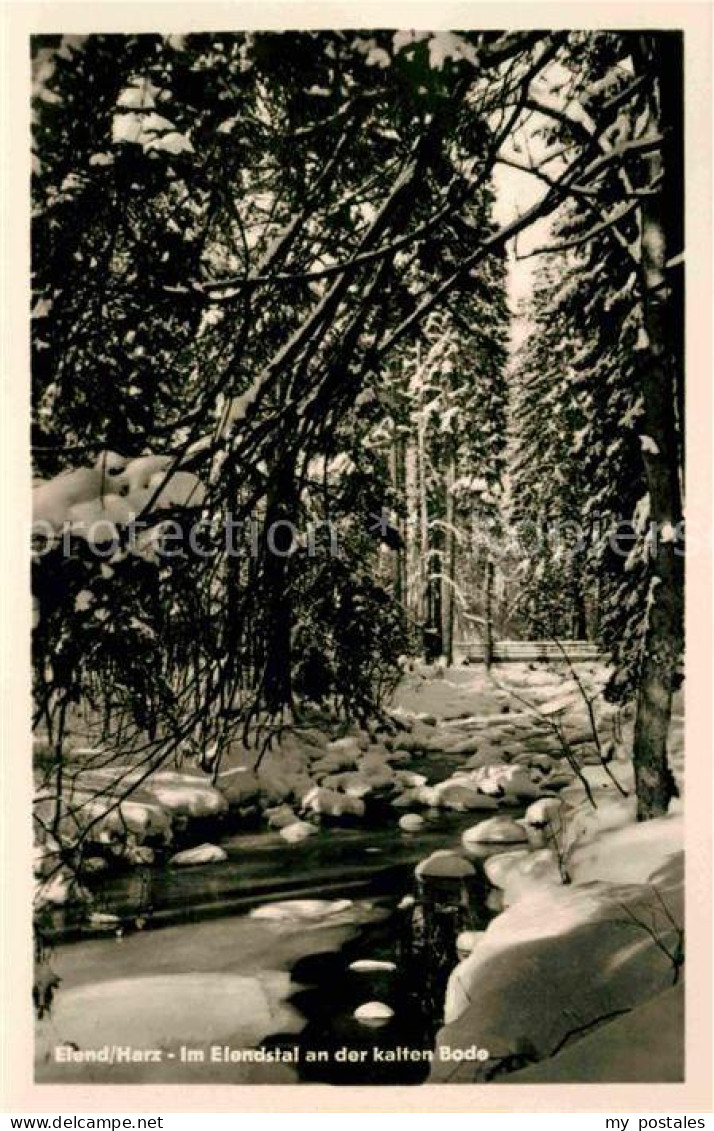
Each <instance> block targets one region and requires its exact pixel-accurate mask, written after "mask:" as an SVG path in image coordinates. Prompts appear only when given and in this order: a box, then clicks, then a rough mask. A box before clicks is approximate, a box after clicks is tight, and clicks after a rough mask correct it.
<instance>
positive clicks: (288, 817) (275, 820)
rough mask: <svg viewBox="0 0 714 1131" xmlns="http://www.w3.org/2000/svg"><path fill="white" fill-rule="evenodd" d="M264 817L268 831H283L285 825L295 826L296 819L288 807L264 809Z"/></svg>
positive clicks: (280, 806)
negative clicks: (266, 819) (266, 820)
mask: <svg viewBox="0 0 714 1131" xmlns="http://www.w3.org/2000/svg"><path fill="white" fill-rule="evenodd" d="M265 816H266V817H267V818H268V828H269V829H284V828H286V826H287V825H293V824H295V822H296V821H297V819H298V818H297V816H296V814H295V813H294V812H293V810H292V809H291V808H290V806H289V805H279V806H277V808H275V809H266V810H265Z"/></svg>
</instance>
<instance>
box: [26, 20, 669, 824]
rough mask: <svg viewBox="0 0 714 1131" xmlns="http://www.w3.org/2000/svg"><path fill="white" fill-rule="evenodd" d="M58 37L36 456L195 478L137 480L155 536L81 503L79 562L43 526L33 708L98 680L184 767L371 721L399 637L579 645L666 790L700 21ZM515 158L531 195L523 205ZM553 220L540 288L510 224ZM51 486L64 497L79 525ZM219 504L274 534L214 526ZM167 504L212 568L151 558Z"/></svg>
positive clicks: (390, 675) (38, 286) (96, 489)
mask: <svg viewBox="0 0 714 1131" xmlns="http://www.w3.org/2000/svg"><path fill="white" fill-rule="evenodd" d="M33 55H34V71H35V88H34V99H33V107H34V124H33V148H34V157H33V182H32V201H33V221H32V240H33V304H34V305H33V311H32V357H33V365H32V381H33V406H34V412H33V436H32V440H33V460H34V465H35V472H36V475H37V478H38V480H40V481H51V482H55V477H56V476H58V475H60V474H61V473H66V472H67V471H68V469H74V470H75V472H78V471H81V472H82V473H83V475H84V476H85V479H84V480H83V481H82V482H83V483H85V487H86V485H87V483H89V481H88V480H87V479H86V476H87V475H92V476H94V477H95V478H94V479H93V480H92V483H91V484H90V485H89V487H88V488H87V490H88V491H89V494H85V495H83V496H81V498H84V499H89V498H92V497H93V496H92V492H93V494H94V497H96V496H97V495H98V496H99V497H100V499H103V497H104V495H105V493H107V491H106V483H107V482H108V481H110V480H111V476H112V474H114V473H117V474H118V475H121V474H122V472H123V471H124V470H125V468H126V466H127V461H129V460H136V459H137V458H138V457H142V456H145V455H148V454H154V455H158V456H161V457H162V458H163V461H164V462H163V463H161V465H160V470H161V473H162V474H163V475H164V479H165V480H168V478H169V477H170V475H171V473H172V472H173V471H176V470H177V469H180V470H181V471H182V472H185V473H189V472H190V473H192V474H193V475H195V476H196V478H197V480H198V481H199V483H200V484H201V492H200V500H199V504H200V505H189V506H186V505H183V502H185V500H183V501H182V500H180V499H178V498H174V499H173V503H174V505H173V507H172V509H167V508H168V504H166V506H164V507H163V508H159V507H157V506H156V505H155V502H156V497H157V495H158V494H159V493H160V491H161V484H159V485H158V486H156V484H154V485H153V486H150V487H147V486H146V484H138V482H133V481H132V482H131V483H130V484H129V485H128V487H127V490H131V491H134V490H135V489H143V490H144V491H145V494H144V495H143V496H142V498H141V504H142V505H141V506H140V507H139V508H138V509H139V511H140V513H141V514H143V515H144V516H146V515H149V516H150V520H151V521H152V522H153V523H155V525H154V528H153V534H151V536H150V537H149V538H148V539H145V540H144V541H143V542H142V543H141V545H140V547H138V548H137V547H133V549H132V548H128V547H126V546H123V547H121V548H120V549H118V550H115V552H114V553H113V554H112V556H111V557H110V558H108V557H106V556H101V557H100V556H99V554H98V553H97V547H96V546H95V545H93V544H92V542H91V540H89V541H88V539H87V536H86V534H82V533H81V531H80V530H79V529H76V530H75V531H74V533H75V535H76V536H75V537H73V538H72V541H71V546H72V550H71V554H70V556H67V554H66V553H65V547H64V546H62V545H60V544H58V545H57V546H56V547H55V548H54V549H51V550H50V551H49V552H47V547H45V551H44V552H43V553H41V554H38V556H37V558H36V560H35V570H34V587H35V594H36V598H37V624H36V627H35V632H34V655H35V701H36V711H37V723H38V726H41V727H43V728H44V729H45V730H46V731H47V733H48V734H49V736H50V739H51V741H52V742H54V743H56V744H57V748H58V749H60V748H61V743H62V734H63V729H64V726H65V722H66V718H67V713H68V712H69V711H71V709H72V707H73V705H74V704H76V703H77V702H78V701H79V700H80V699H83V700H88V701H89V702H90V703H91V704H93V705H94V706H95V707H96V709H97V712H98V714H99V715H100V716H101V718H102V719H103V721H104V726H105V731H106V733H107V734H108V733H113V734H117V728H121V735H122V741H123V742H124V743H126V742H127V741H130V742H131V743H133V746H134V748H135V749H136V750H137V751H138V750H149V751H150V754H151V757H152V758H153V759H154V761H155V762H156V763H157V764H158V762H159V761H160V760H161V759H162V758H168V757H171V756H173V754H174V753H175V751H176V750H177V749H178V748H179V747H180V745H181V744H182V743H184V744H185V743H187V742H190V743H192V744H193V745H194V747H195V748H197V749H198V748H203V749H205V748H207V747H209V746H214V747H216V748H217V749H219V750H220V748H221V745H222V744H224V743H225V742H227V741H228V740H229V738H230V736H231V735H232V734H234V733H235V732H236V731H237V730H240V731H242V732H244V733H245V734H246V735H247V734H251V733H252V734H255V735H257V736H258V740H259V741H262V740H263V739H264V738H265V736H267V737H268V738H269V737H270V735H271V734H272V733H274V731H275V728H276V727H277V726H279V725H280V724H281V722H284V721H285V719H286V718H288V717H293V716H294V715H295V714H296V713H297V714H299V712H300V710H301V704H304V703H305V702H306V701H313V702H320V703H324V702H327V701H330V702H331V703H333V704H334V705H335V706H336V707H338V708H339V710H341V711H342V712H344V713H347V714H350V715H352V716H354V717H357V718H361V719H364V718H370V717H375V716H379V713H380V712H381V711H382V710H383V708H384V705H385V702H386V697H387V696H388V693H389V692H390V690H391V689H392V688H393V687H394V685H395V683H396V681H397V680H398V678H399V675H400V670H401V669H400V663H401V664H402V665H403V662H404V661H403V659H402V658H403V657H405V656H407V655H411V654H421V653H423V652H424V651H426V653H427V655H429V656H431V657H437V656H439V655H441V654H443V655H445V656H446V658H447V661H449V662H450V661H452V660H453V659H454V655H455V649H456V646H457V645H458V643H459V641H461V640H464V639H467V638H473V637H478V638H480V639H481V640H482V641H483V642H484V646H485V648H486V651H487V653H488V650H489V648H490V647H491V643H492V641H493V639H494V638H497V637H499V636H501V637H519V636H520V637H524V638H542V639H550V638H566V639H568V638H579V639H590V640H593V641H596V642H597V643H598V644H599V645H600V646H601V647H602V648H603V650H604V652H605V653H606V655H607V656H608V657H609V658H610V660H611V662H612V671H613V675H612V679H611V681H610V687H609V694H610V695H611V697H613V698H616V699H627V698H633V697H635V698H636V699H637V712H638V714H637V726H636V731H635V740H634V741H635V747H634V758H635V767H636V774H637V787H638V798H639V803H640V816H641V817H648V816H653V815H656V814H657V813H660V812H663V811H664V810H665V809H666V807H667V804H668V802H669V799H670V797H671V792H672V788H673V781H672V777H671V774H670V773H669V771H668V767H667V757H666V740H667V728H668V721H669V710H670V703H671V695H672V692H673V689H674V688H675V687H676V684H677V680H678V678H679V665H680V660H681V652H682V586H683V559H682V539H683V528H682V524H681V518H682V491H683V466H684V451H683V405H684V393H683V387H684V378H683V372H684V356H683V355H684V350H683V339H682V334H683V330H682V325H683V318H682V306H683V286H682V255H683V204H682V71H681V40H680V37H679V36H678V35H675V34H660V33H657V34H634V33H607V32H602V33H592V32H587V33H584V32H583V33H581V32H517V33H507V32H504V33H502V34H500V33H492V32H489V33H481V32H458V33H453V34H451V33H438V34H434V35H430V34H428V33H424V32H419V33H412V32H393V31H375V32H366V31H356V32H319V33H299V32H295V33H285V34H280V35H278V34H242V33H230V34H224V35H218V34H210V35H209V34H195V35H186V36H169V37H161V36H153V35H142V36H105V35H94V36H88V37H71V36H65V37H45V38H35V40H34V41H33ZM504 166H505V167H511V168H513V169H516V170H519V171H521V172H523V171H525V172H527V173H528V174H529V175H530V176H531V177H533V178H535V179H536V180H537V181H538V182H539V184H540V187H541V188H542V194H541V196H540V197H539V200H538V202H537V203H536V204H535V205H534V206H532V207H531V208H529V209H527V210H524V211H523V212H522V213H521V214H520V215H518V216H516V217H515V218H514V219H513V220H512V221H511V222H509V223H507V224H506V225H505V226H499V225H498V224H497V223H496V221H495V219H494V203H495V196H494V192H495V190H494V180H493V176H494V170H496V169H497V168H498V167H504ZM544 217H549V219H550V225H549V229H548V230H549V233H550V234H549V236H548V238H547V240H546V246H545V248H544V249H541V252H542V253H541V254H539V255H538V256H537V257H536V258H535V272H534V286H533V293H532V297H531V299H530V300H529V301H528V302H527V304H526V307H525V309H521V310H514V309H513V302H512V301H511V300H509V286H508V273H509V269H510V270H513V269H514V268H513V263H514V262H515V261H516V259H517V257H518V255H519V243H518V239H517V237H518V236H519V235H520V234H521V233H527V232H528V230H529V228H530V227H531V226H532V225H533V224H534V223H535V222H536V221H541V220H542V219H543V218H544ZM528 254H529V255H530V257H531V259H532V258H533V251H531V252H529V253H528ZM509 259H510V261H511V262H510V268H509ZM517 267H518V265H517V263H516V269H517ZM516 315H517V316H518V318H519V320H520V325H521V327H525V330H524V331H523V332H522V333H521V335H520V337H521V338H522V342H521V344H520V346H519V347H518V348H517V349H513V348H512V344H513V338H512V336H511V335H512V324H513V319H514V317H515V316H516ZM107 453H109V455H107ZM130 466H131V465H130ZM157 466H159V465H151V467H152V470H153V471H154V472H155V471H156V468H157ZM58 482H59V483H60V487H59V488H57V490H56V494H55V496H53V497H52V498H50V500H49V504H48V506H47V508H46V511H45V512H43V514H45V516H46V515H47V514H49V515H50V517H52V516H54V517H55V518H57V516H59V518H61V519H62V520H63V519H64V511H63V509H62V508H63V507H64V506H65V504H66V503H67V501H68V499H70V495H68V494H67V491H66V490H65V488H66V485H67V482H68V479H67V477H66V475H63V478H62V479H61V480H59V481H58ZM72 482H74V483H78V482H79V481H78V480H73V481H72ZM117 482H119V480H118V479H117ZM63 490H65V495H64V496H62V491H63ZM83 490H84V488H83ZM119 493H120V494H121V492H119ZM70 494H71V492H70ZM45 497H46V495H45ZM77 497H78V496H76V494H75V496H72V498H74V499H76V498H77ZM81 498H80V501H81ZM70 501H71V500H70ZM191 502H192V500H191V499H189V503H191ZM193 502H194V503H195V502H196V497H195V496H194V497H193ZM179 503H180V504H181V505H178V504H179ZM227 511H229V512H230V513H231V515H232V516H233V519H234V521H235V522H236V523H245V522H246V521H249V522H250V524H251V525H250V530H251V532H252V533H251V535H250V539H249V543H250V547H252V548H253V549H252V550H251V549H250V548H249V547H248V546H246V547H245V552H241V553H238V554H231V553H228V552H226V548H225V533H224V522H222V517H223V516H225V513H226V512H227ZM167 514H170V515H171V516H172V517H173V518H174V519H177V520H178V521H179V522H180V523H181V524H182V525H183V527H184V529H185V530H186V532H188V528H189V526H190V525H191V524H195V523H196V522H197V521H198V520H199V519H200V520H202V521H203V523H204V527H203V533H202V534H201V544H202V546H203V548H204V551H205V554H204V556H202V557H201V559H200V561H199V562H197V559H196V555H195V554H193V553H192V552H191V551H190V550H189V549H188V548H186V552H185V553H172V554H171V555H170V556H167V555H165V554H162V553H161V552H160V549H161V546H160V539H161V530H162V526H161V521H162V520H163V519H165V518H166V517H167ZM59 518H58V521H57V522H56V523H55V525H54V529H55V530H56V532H57V533H58V534H59V530H60V528H61V526H62V522H61V521H59ZM327 522H330V523H333V524H334V526H335V529H336V530H337V531H338V539H339V550H338V552H337V553H333V552H330V540H329V529H328V527H327V525H326V523H327ZM275 523H279V524H280V523H282V526H280V527H279V530H280V534H279V536H277V537H276V539H275V540H274V543H273V544H272V551H271V547H269V546H268V539H267V532H269V531H270V529H271V528H272V529H275ZM653 523H654V524H656V525H655V526H653V525H652V524H653ZM287 524H292V526H293V527H294V528H295V529H296V530H297V531H298V532H299V534H298V537H297V538H296V539H293V537H292V534H291V527H290V526H288V525H287ZM310 530H314V531H316V532H317V534H316V535H315V537H314V538H312V540H310V539H309V538H308V537H307V532H308V531H310ZM276 549H277V551H278V552H275V550H276ZM253 551H254V552H253ZM288 551H289V552H288Z"/></svg>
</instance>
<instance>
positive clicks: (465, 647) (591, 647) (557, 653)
mask: <svg viewBox="0 0 714 1131" xmlns="http://www.w3.org/2000/svg"><path fill="white" fill-rule="evenodd" d="M563 649H564V650H565V652H566V654H567V656H568V659H570V660H572V661H573V662H582V661H588V660H597V659H598V658H599V656H600V650H599V648H598V646H597V644H593V643H592V642H591V641H590V640H561V641H555V640H495V641H494V644H493V662H494V663H508V662H509V661H510V662H516V661H520V662H521V663H524V662H525V663H527V662H529V661H533V660H560V661H561V662H563V661H564V660H565V657H564V655H563ZM454 659H455V660H456V661H457V662H459V661H462V662H463V661H464V660H468V661H469V662H470V663H480V662H483V659H484V650H483V644H482V642H481V641H480V640H462V641H461V642H460V643H457V644H455V645H454Z"/></svg>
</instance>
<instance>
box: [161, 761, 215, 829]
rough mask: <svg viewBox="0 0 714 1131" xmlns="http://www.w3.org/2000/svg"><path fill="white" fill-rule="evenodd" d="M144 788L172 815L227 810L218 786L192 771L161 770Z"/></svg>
mask: <svg viewBox="0 0 714 1131" xmlns="http://www.w3.org/2000/svg"><path fill="white" fill-rule="evenodd" d="M143 788H144V791H145V792H146V793H147V794H148V795H149V796H150V797H152V798H153V799H155V800H156V801H158V803H159V805H161V806H162V808H163V809H165V810H167V811H168V812H169V813H170V814H171V815H172V816H185V817H198V818H202V817H220V816H222V815H223V814H224V813H227V812H228V802H227V801H226V799H225V797H224V796H223V794H222V793H221V792H220V790H218V789H216V788H215V787H214V786H212V785H211V784H210V782H208V781H206V780H205V779H204V778H199V777H194V776H193V775H191V774H181V773H178V772H173V771H169V770H166V771H163V770H162V771H160V772H159V773H157V774H154V775H153V777H151V778H149V780H148V781H147V782H146V783H145V785H144V787H143Z"/></svg>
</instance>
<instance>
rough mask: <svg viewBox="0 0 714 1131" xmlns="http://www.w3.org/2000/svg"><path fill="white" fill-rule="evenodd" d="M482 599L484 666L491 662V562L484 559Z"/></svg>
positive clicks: (488, 666) (487, 666)
mask: <svg viewBox="0 0 714 1131" xmlns="http://www.w3.org/2000/svg"><path fill="white" fill-rule="evenodd" d="M484 582H485V601H484V633H483V658H484V663H485V664H486V668H487V669H488V668H490V667H491V664H492V663H493V562H492V561H491V559H490V557H489V558H487V560H486V574H485V579H484Z"/></svg>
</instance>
